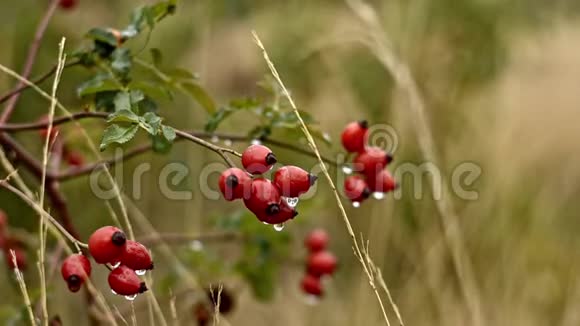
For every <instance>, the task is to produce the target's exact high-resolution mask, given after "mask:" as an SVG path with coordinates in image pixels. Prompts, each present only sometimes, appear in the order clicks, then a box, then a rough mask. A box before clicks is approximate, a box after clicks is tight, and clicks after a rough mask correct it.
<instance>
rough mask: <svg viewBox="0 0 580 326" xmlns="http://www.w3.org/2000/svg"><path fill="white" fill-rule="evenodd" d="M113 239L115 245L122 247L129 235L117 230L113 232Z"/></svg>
mask: <svg viewBox="0 0 580 326" xmlns="http://www.w3.org/2000/svg"><path fill="white" fill-rule="evenodd" d="M111 241H112V242H113V244H114V245H116V246H119V247H120V246H122V245H124V244H125V243H126V242H127V236H126V235H125V233H123V232H121V231H117V232H115V233H113V236H112V237H111Z"/></svg>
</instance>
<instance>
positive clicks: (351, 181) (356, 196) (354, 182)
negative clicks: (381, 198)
mask: <svg viewBox="0 0 580 326" xmlns="http://www.w3.org/2000/svg"><path fill="white" fill-rule="evenodd" d="M344 193H345V195H346V197H347V198H348V199H350V200H351V201H352V202H362V201H364V200H365V199H367V198H369V196H370V195H371V190H370V189H369V187H368V185H367V183H366V181H365V180H364V179H363V178H361V177H359V176H357V175H351V176H348V177H347V178H346V179H345V180H344Z"/></svg>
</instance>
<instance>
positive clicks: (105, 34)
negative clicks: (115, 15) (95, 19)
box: [86, 27, 117, 47]
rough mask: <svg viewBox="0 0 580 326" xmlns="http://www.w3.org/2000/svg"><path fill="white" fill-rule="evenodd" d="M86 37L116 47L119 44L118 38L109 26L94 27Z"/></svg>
mask: <svg viewBox="0 0 580 326" xmlns="http://www.w3.org/2000/svg"><path fill="white" fill-rule="evenodd" d="M86 37H88V38H90V39H92V40H94V41H100V42H103V43H106V44H109V45H111V46H114V47H116V46H117V38H116V37H115V34H113V32H112V31H111V29H109V28H100V27H99V28H93V29H91V30H90V31H89V32H88V33H87V35H86Z"/></svg>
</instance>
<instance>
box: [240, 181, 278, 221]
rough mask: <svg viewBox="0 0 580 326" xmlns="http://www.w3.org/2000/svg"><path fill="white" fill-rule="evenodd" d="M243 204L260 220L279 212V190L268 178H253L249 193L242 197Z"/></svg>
mask: <svg viewBox="0 0 580 326" xmlns="http://www.w3.org/2000/svg"><path fill="white" fill-rule="evenodd" d="M244 204H245V205H246V207H247V208H248V209H249V210H250V211H251V212H252V213H254V214H255V215H256V216H257V217H258V219H260V220H262V219H263V218H265V217H267V216H272V215H275V214H277V213H278V212H280V192H279V191H278V188H276V186H274V184H273V183H272V182H271V181H270V180H268V179H264V178H258V179H254V180H252V182H251V184H250V195H249V197H248V198H244Z"/></svg>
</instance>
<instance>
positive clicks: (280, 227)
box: [274, 223, 284, 232]
mask: <svg viewBox="0 0 580 326" xmlns="http://www.w3.org/2000/svg"><path fill="white" fill-rule="evenodd" d="M274 230H276V231H278V232H280V231H282V230H284V223H279V224H274Z"/></svg>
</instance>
